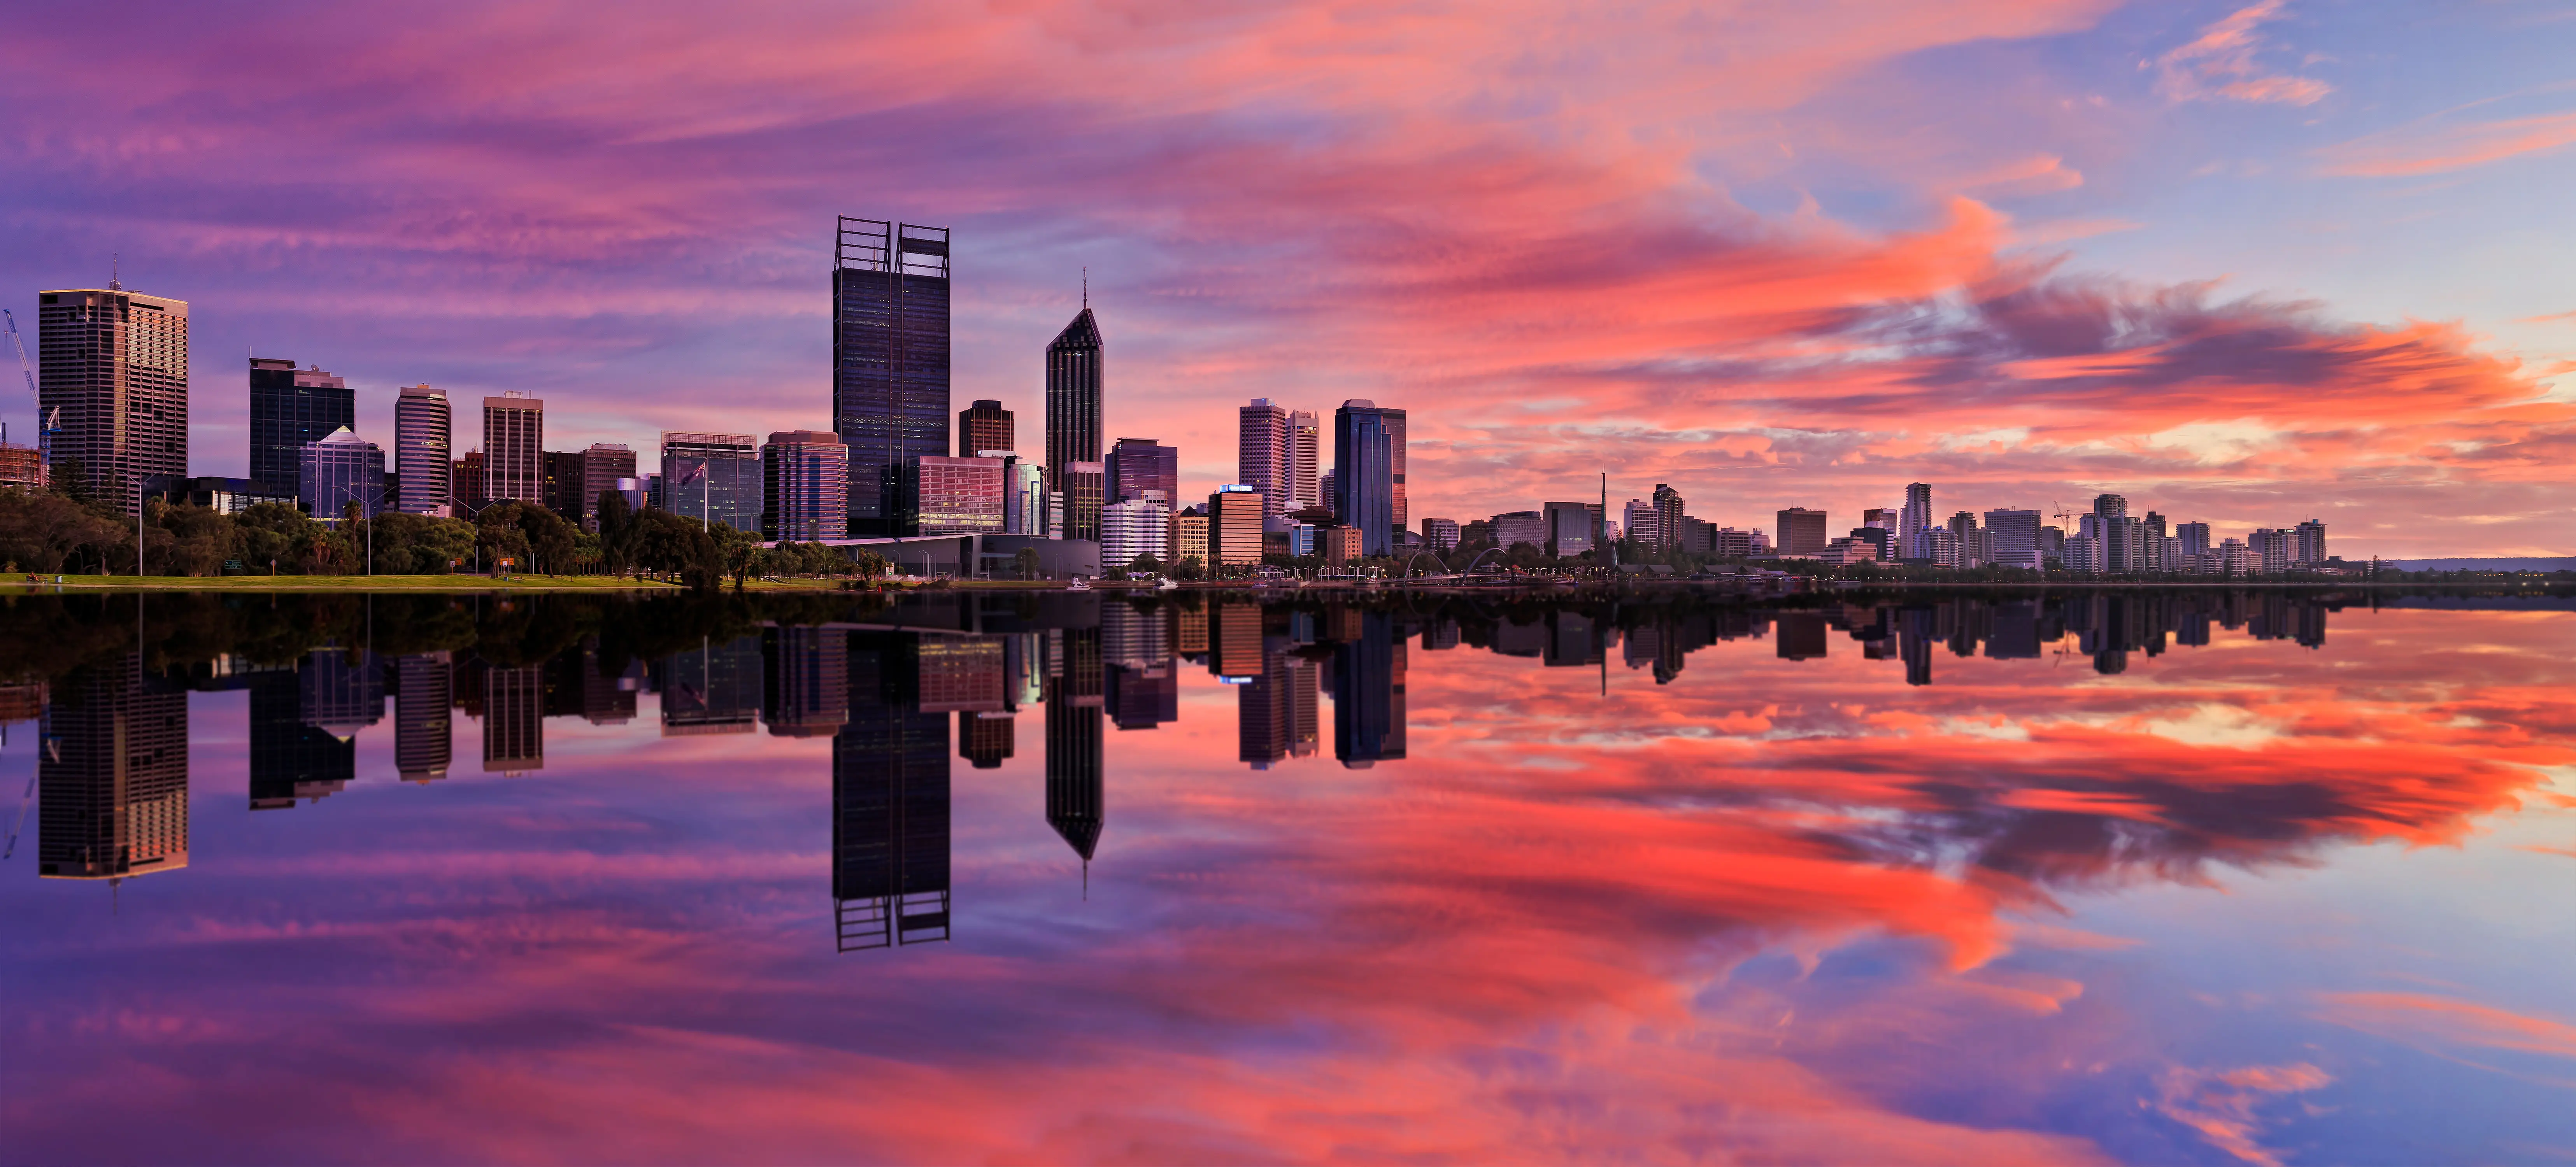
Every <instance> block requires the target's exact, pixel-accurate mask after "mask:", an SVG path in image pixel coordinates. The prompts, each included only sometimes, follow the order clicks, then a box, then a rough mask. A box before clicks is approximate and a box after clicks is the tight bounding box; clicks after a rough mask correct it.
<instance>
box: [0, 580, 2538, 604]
mask: <svg viewBox="0 0 2576 1167" xmlns="http://www.w3.org/2000/svg"><path fill="white" fill-rule="evenodd" d="M845 584H846V581H843V580H812V581H806V580H753V581H751V583H750V586H749V587H748V588H747V589H745V590H746V591H749V592H764V593H819V594H832V595H882V596H906V595H919V594H938V593H942V592H991V593H1001V594H1066V593H1067V592H1068V591H1069V589H1068V588H1067V587H1066V586H1065V585H1064V584H1062V583H1059V582H1055V581H1023V580H952V581H945V582H942V583H937V584H909V585H894V586H889V587H884V588H877V589H871V588H851V587H848V586H845ZM2566 587H2576V580H2558V579H2553V578H2549V577H2540V578H2532V577H2518V576H2509V575H2508V576H2498V577H2495V578H2489V579H2470V580H2405V581H2399V580H2126V579H2105V580H1848V579H1825V580H1816V581H1813V585H1812V586H1808V587H1803V588H1798V589H1795V590H1776V589H1773V588H1768V587H1745V586H1742V585H1738V584H1731V583H1729V582H1727V581H1722V580H1680V579H1660V580H1659V579H1634V578H1629V579H1621V580H1616V581H1603V580H1580V581H1562V582H1557V581H1528V582H1520V581H1496V582H1492V583H1461V582H1459V581H1455V580H1426V581H1423V582H1421V583H1406V582H1402V581H1388V582H1383V583H1374V584H1363V583H1360V582H1357V581H1345V580H1324V581H1309V582H1307V583H1306V584H1304V585H1303V586H1300V587H1282V586H1279V585H1277V584H1259V583H1254V582H1250V581H1232V580H1226V581H1197V582H1192V583H1185V584H1182V585H1181V586H1180V587H1179V588H1177V589H1175V590H1174V591H1171V592H1160V591H1157V590H1156V589H1155V588H1154V587H1153V586H1151V585H1148V584H1134V585H1130V584H1119V583H1094V584H1092V585H1091V586H1090V587H1089V588H1088V589H1086V590H1088V591H1091V592H1097V593H1100V594H1104V595H1117V596H1121V597H1127V598H1132V597H1134V596H1137V595H1144V596H1148V597H1150V596H1155V595H1173V594H1184V593H1196V594H1201V595H1204V594H1208V593H1229V594H1248V595H1258V596H1267V597H1274V598H1284V597H1294V596H1299V595H1306V594H1310V593H1312V594H1319V595H1330V596H1366V595H1399V594H1401V595H1471V596H1492V595H1497V594H1501V595H1514V596H1530V597H1540V596H1544V597H1576V596H1582V597H1595V596H1622V595H1715V596H1738V597H1744V598H1748V599H1755V598H1758V599H1778V598H1785V597H1788V596H1817V597H1831V596H1835V595H1847V594H1852V593H1871V592H1906V591H1987V592H1992V591H2013V592H2036V593H2044V592H2051V591H2085V592H2099V591H2176V590H2203V589H2226V590H2233V591H2392V590H2422V589H2449V588H2476V589H2497V588H2508V589H2513V590H2535V591H2536V590H2546V589H2549V588H2566ZM717 590H718V591H720V592H723V593H725V594H741V593H737V592H736V591H735V589H734V588H733V586H732V585H731V584H726V585H725V586H723V587H720V588H718V589H717ZM138 591H156V592H208V593H214V592H246V593H254V594H267V593H284V592H299V593H331V592H431V593H445V594H456V595H473V594H485V593H516V592H649V593H673V594H689V593H690V588H689V587H688V586H687V585H685V584H678V583H672V582H668V581H664V580H648V579H618V578H616V577H613V576H519V577H513V578H507V579H495V578H492V577H489V576H475V575H412V576H310V575H305V576H141V577H137V576H130V575H126V576H95V575H68V574H66V575H63V576H61V577H60V582H56V579H55V577H51V576H47V577H44V578H42V579H41V580H40V581H36V582H30V581H27V580H25V579H0V595H53V594H68V593H72V592H138Z"/></svg>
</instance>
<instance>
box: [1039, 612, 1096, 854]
mask: <svg viewBox="0 0 2576 1167" xmlns="http://www.w3.org/2000/svg"><path fill="white" fill-rule="evenodd" d="M1057 635H1058V634H1050V636H1049V640H1050V641H1051V644H1050V648H1051V649H1052V651H1053V654H1054V657H1055V659H1054V661H1052V662H1051V664H1050V667H1049V668H1048V670H1047V671H1048V673H1049V674H1051V675H1050V676H1049V677H1048V678H1047V695H1046V820H1047V825H1048V826H1051V827H1054V828H1055V833H1056V834H1057V835H1059V836H1061V837H1062V838H1063V839H1064V841H1065V843H1066V845H1068V846H1070V847H1072V848H1073V852H1074V854H1076V855H1079V856H1081V857H1082V861H1083V862H1084V863H1085V864H1088V863H1090V862H1091V856H1092V853H1093V852H1094V851H1096V850H1097V849H1098V848H1099V846H1100V829H1101V826H1102V825H1103V823H1104V822H1105V821H1106V819H1107V808H1106V806H1105V805H1104V804H1105V803H1106V801H1107V792H1106V788H1105V787H1106V783H1105V777H1104V775H1103V774H1102V772H1101V752H1100V747H1101V741H1100V733H1101V724H1100V723H1101V712H1102V710H1101V704H1102V696H1103V694H1102V689H1103V688H1104V687H1105V686H1104V677H1103V675H1102V674H1103V665H1102V662H1101V659H1100V630H1099V629H1098V628H1068V629H1065V630H1064V631H1063V632H1062V633H1061V634H1060V635H1061V639H1057Z"/></svg>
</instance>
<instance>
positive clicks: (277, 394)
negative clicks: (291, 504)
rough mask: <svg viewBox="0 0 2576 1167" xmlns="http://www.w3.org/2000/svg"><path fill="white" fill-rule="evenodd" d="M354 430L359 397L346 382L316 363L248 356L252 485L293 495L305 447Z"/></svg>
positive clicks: (356, 421)
mask: <svg viewBox="0 0 2576 1167" xmlns="http://www.w3.org/2000/svg"><path fill="white" fill-rule="evenodd" d="M356 428H358V394H357V391H356V390H354V389H351V388H349V383H348V382H347V381H345V380H342V379H341V378H339V377H335V376H332V375H331V374H329V373H326V372H323V371H322V367H321V366H319V365H316V366H314V367H312V368H310V369H299V368H296V367H295V362H293V361H285V360H274V359H271V358H268V357H252V358H250V477H251V481H253V482H258V483H262V484H265V485H270V486H275V487H278V488H280V489H281V490H284V491H293V490H294V489H295V484H296V475H297V474H298V473H299V472H300V470H299V468H300V467H301V466H302V465H303V464H304V447H306V446H309V445H312V444H313V443H315V442H318V441H321V440H322V439H324V438H327V437H330V436H331V434H332V433H333V432H334V431H337V430H344V429H346V430H354V429H356ZM397 449H399V446H398V447H397Z"/></svg>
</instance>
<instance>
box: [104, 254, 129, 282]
mask: <svg viewBox="0 0 2576 1167" xmlns="http://www.w3.org/2000/svg"><path fill="white" fill-rule="evenodd" d="M119 258H120V257H119V256H118V255H117V254H116V253H115V252H113V251H111V252H108V253H107V290H108V291H111V292H122V291H124V290H125V285H124V284H121V283H118V282H116V266H117V260H118V259H119Z"/></svg>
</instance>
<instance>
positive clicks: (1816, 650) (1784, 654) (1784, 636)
mask: <svg viewBox="0 0 2576 1167" xmlns="http://www.w3.org/2000/svg"><path fill="white" fill-rule="evenodd" d="M1772 627H1773V628H1774V629H1775V630H1776V632H1775V636H1776V639H1775V641H1774V642H1773V651H1774V654H1775V655H1777V656H1778V657H1779V658H1780V659H1781V660H1814V659H1817V658H1819V657H1822V656H1824V655H1825V645H1826V628H1825V617H1824V614H1823V613H1821V612H1782V613H1780V614H1779V616H1778V620H1777V622H1776V623H1775V624H1773V625H1772Z"/></svg>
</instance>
